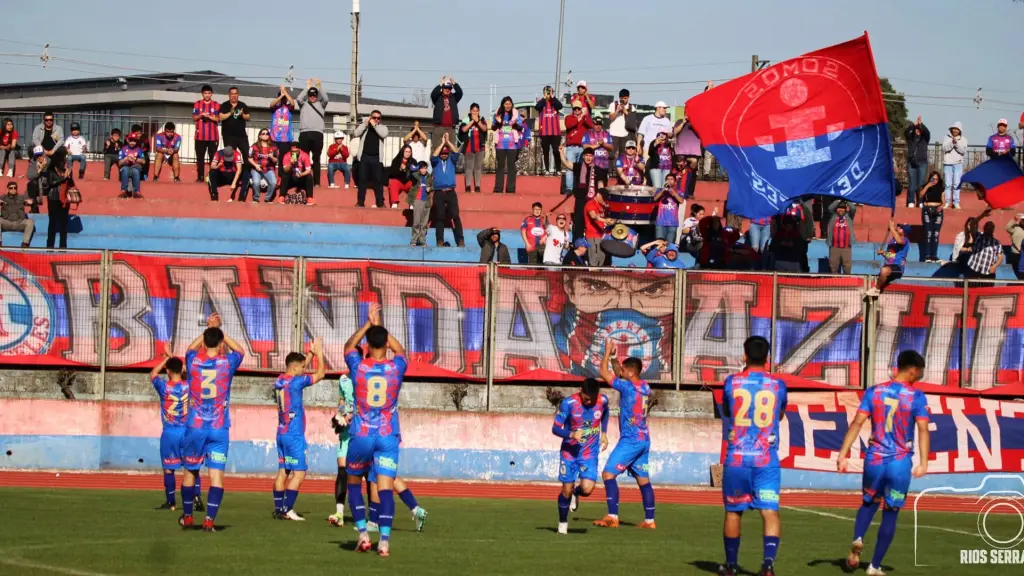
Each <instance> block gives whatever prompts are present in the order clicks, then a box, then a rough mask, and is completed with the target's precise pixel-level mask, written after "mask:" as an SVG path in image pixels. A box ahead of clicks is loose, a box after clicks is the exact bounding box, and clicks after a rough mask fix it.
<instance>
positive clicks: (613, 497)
mask: <svg viewBox="0 0 1024 576" xmlns="http://www.w3.org/2000/svg"><path fill="white" fill-rule="evenodd" d="M604 493H605V500H607V501H608V513H609V514H611V515H612V516H618V515H619V481H618V480H616V479H615V478H612V479H611V480H605V481H604Z"/></svg>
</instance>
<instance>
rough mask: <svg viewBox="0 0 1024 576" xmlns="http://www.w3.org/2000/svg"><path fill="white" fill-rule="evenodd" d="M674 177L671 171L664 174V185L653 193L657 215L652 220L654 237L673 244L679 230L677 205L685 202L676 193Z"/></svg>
mask: <svg viewBox="0 0 1024 576" xmlns="http://www.w3.org/2000/svg"><path fill="white" fill-rule="evenodd" d="M675 186H676V177H675V175H674V174H672V173H671V172H668V173H666V174H665V176H664V185H663V186H662V188H661V190H658V193H657V194H655V195H654V202H655V203H656V204H657V205H658V208H657V210H658V215H657V217H656V218H655V220H654V237H655V238H657V239H660V240H664V241H666V242H668V243H671V244H674V243H675V241H676V236H677V235H678V232H679V207H680V206H682V205H683V204H685V202H684V201H683V199H682V198H680V197H679V194H678V193H676V189H675Z"/></svg>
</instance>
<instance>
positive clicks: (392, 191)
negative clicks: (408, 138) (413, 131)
mask: <svg viewBox="0 0 1024 576" xmlns="http://www.w3.org/2000/svg"><path fill="white" fill-rule="evenodd" d="M418 165H419V163H418V162H416V161H415V160H414V159H413V157H412V147H410V146H409V145H408V144H406V145H405V146H402V149H401V150H399V151H398V154H396V155H395V158H394V159H393V160H392V161H391V167H390V168H388V202H389V203H390V204H391V207H392V208H398V201H399V200H400V199H401V195H402V193H403V192H404V193H405V194H406V195H407V196H406V199H408V194H409V190H411V189H412V179H411V178H410V177H409V173H410V172H412V171H413V170H414V168H413V166H418Z"/></svg>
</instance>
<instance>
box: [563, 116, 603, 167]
mask: <svg viewBox="0 0 1024 576" xmlns="http://www.w3.org/2000/svg"><path fill="white" fill-rule="evenodd" d="M583 147H584V148H593V149H594V165H595V166H597V167H598V168H601V169H602V170H605V171H607V170H608V168H609V167H610V166H611V152H612V151H613V150H614V149H615V145H614V144H612V135H611V134H609V133H608V131H607V130H605V129H604V120H602V119H601V118H594V126H593V127H592V128H591V129H590V130H587V132H586V133H585V134H584V135H583ZM559 156H561V153H559ZM559 164H561V158H559Z"/></svg>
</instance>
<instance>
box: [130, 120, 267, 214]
mask: <svg viewBox="0 0 1024 576" xmlns="http://www.w3.org/2000/svg"><path fill="white" fill-rule="evenodd" d="M129 138H131V136H129ZM241 176H242V153H241V152H239V151H238V150H235V148H234V147H233V146H225V147H223V148H221V149H220V150H218V151H217V152H216V153H215V154H214V155H213V161H211V162H210V177H209V178H208V179H207V180H208V181H209V188H210V200H213V201H214V202H216V201H218V200H220V194H219V193H218V192H217V189H218V188H220V187H221V186H228V187H230V188H231V197H230V198H228V202H234V201H235V193H236V192H238V191H239V190H238V189H239V179H240V178H241ZM281 192H284V187H283V186H282V188H281ZM241 199H242V200H245V197H244V196H242V198H241Z"/></svg>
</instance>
